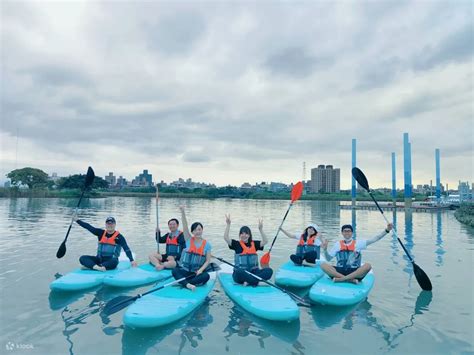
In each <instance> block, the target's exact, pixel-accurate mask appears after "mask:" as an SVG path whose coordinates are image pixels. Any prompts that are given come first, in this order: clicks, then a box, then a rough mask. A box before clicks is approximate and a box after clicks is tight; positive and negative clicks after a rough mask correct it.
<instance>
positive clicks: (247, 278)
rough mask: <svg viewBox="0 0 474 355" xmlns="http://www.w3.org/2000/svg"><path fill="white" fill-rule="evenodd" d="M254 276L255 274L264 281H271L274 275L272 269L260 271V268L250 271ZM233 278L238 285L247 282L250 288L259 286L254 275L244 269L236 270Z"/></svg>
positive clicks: (267, 268)
mask: <svg viewBox="0 0 474 355" xmlns="http://www.w3.org/2000/svg"><path fill="white" fill-rule="evenodd" d="M250 272H251V273H252V274H255V275H257V276H259V277H261V278H262V279H264V280H270V279H271V278H272V275H273V270H272V269H270V268H269V267H266V268H263V269H259V268H254V269H252V270H250ZM232 278H233V279H234V282H236V283H238V284H243V283H244V282H247V283H248V284H249V285H250V286H257V285H258V281H259V280H258V279H257V278H255V277H253V276H252V275H249V274H247V273H246V272H245V271H244V270H243V269H234V273H233V274H232Z"/></svg>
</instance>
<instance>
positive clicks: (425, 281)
mask: <svg viewBox="0 0 474 355" xmlns="http://www.w3.org/2000/svg"><path fill="white" fill-rule="evenodd" d="M352 176H353V177H354V179H356V180H357V182H358V183H359V185H360V186H362V187H363V188H364V189H365V190H367V192H368V193H369V195H370V197H372V200H374V202H375V205H376V206H377V208H378V209H379V211H380V213H381V214H382V216H383V218H384V219H385V222H387V224H388V223H389V222H388V220H387V217H385V214H384V213H383V210H382V209H381V208H380V206H379V204H378V203H377V201H376V200H375V197H374V196H373V195H372V192H371V191H370V189H369V182H368V181H367V178H366V177H365V175H364V173H363V172H362V171H361V170H360V169H359V168H357V167H355V168H352ZM393 233H394V234H395V237H397V240H398V242H399V243H400V245H401V246H402V248H403V251H404V252H405V254H406V255H407V256H408V259H410V262H411V263H412V265H413V273H414V274H415V277H416V281H418V284H419V285H420V287H421V288H422V289H423V290H425V291H431V290H432V289H433V286H432V285H431V281H430V278H429V277H428V275H426V273H425V272H424V271H423V270H422V269H421V268H420V267H419V266H418V265H417V264H415V261H414V260H413V258H412V257H411V255H410V254H409V253H408V250H407V249H406V248H405V246H404V245H403V243H402V241H401V240H400V238H398V235H397V231H396V230H395V229H394V230H393Z"/></svg>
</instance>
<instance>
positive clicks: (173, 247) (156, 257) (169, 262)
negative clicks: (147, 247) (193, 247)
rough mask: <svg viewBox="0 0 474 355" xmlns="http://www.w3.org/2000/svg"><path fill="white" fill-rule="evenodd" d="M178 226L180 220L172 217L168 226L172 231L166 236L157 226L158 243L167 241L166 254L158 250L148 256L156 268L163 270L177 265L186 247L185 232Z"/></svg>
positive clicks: (156, 237) (156, 236)
mask: <svg viewBox="0 0 474 355" xmlns="http://www.w3.org/2000/svg"><path fill="white" fill-rule="evenodd" d="M178 227H179V221H178V220H177V219H176V218H171V219H170V220H169V221H168V228H169V229H170V231H169V232H168V233H166V234H165V235H164V236H161V231H160V228H156V234H155V239H156V243H166V252H165V254H160V253H158V252H156V253H154V254H151V255H150V256H149V257H148V258H149V259H150V263H151V264H152V265H153V266H155V269H156V270H163V269H164V268H167V269H172V268H174V267H176V261H178V260H179V258H180V256H181V252H182V251H183V249H184V248H186V239H185V238H184V233H183V232H181V231H180V230H179V229H178Z"/></svg>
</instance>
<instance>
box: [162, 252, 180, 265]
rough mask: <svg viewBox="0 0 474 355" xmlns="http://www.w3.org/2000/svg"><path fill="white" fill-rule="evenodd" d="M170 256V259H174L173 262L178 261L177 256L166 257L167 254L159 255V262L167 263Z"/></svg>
mask: <svg viewBox="0 0 474 355" xmlns="http://www.w3.org/2000/svg"><path fill="white" fill-rule="evenodd" d="M170 256H171V257H174V260H175V261H178V260H179V259H178V257H177V256H174V255H168V254H161V262H162V263H164V262H167V261H169V260H168V257H170Z"/></svg>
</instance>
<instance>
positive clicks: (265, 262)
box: [260, 251, 270, 267]
mask: <svg viewBox="0 0 474 355" xmlns="http://www.w3.org/2000/svg"><path fill="white" fill-rule="evenodd" d="M269 264H270V252H269V251H267V252H266V253H265V254H263V255H262V257H261V258H260V266H262V267H263V266H264V265H269Z"/></svg>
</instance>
